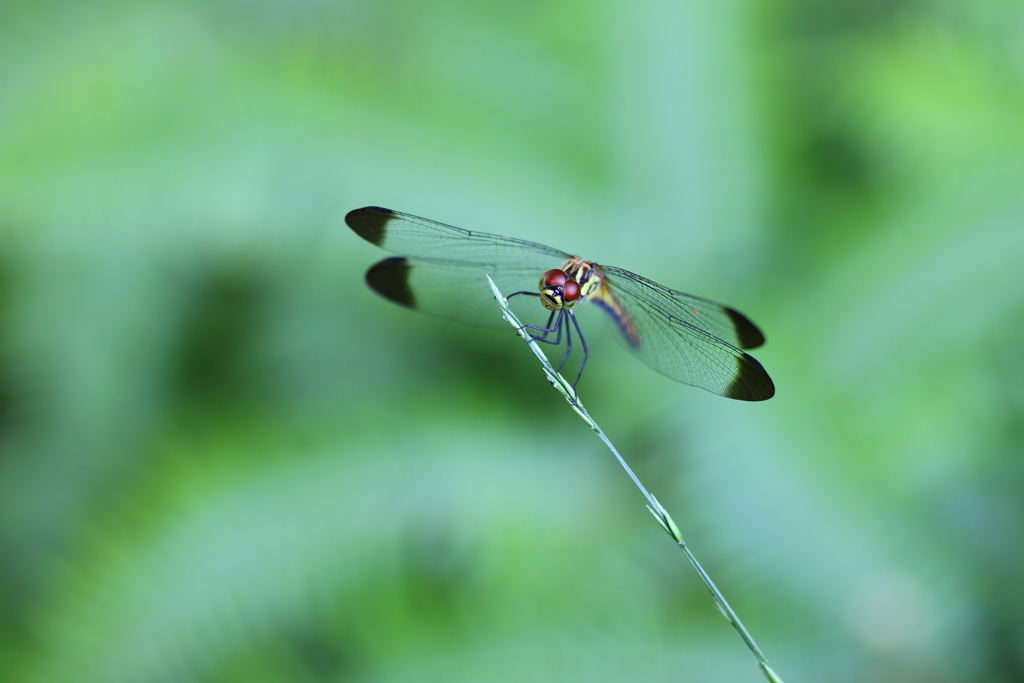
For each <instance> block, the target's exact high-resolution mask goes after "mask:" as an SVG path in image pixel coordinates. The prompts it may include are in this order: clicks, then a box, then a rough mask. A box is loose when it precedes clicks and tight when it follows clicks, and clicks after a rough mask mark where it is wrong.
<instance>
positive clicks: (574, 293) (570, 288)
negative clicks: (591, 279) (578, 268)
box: [562, 280, 580, 301]
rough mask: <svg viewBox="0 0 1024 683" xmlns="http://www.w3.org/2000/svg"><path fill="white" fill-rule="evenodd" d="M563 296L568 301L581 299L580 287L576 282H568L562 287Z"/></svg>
mask: <svg viewBox="0 0 1024 683" xmlns="http://www.w3.org/2000/svg"><path fill="white" fill-rule="evenodd" d="M562 294H563V295H564V296H565V300H566V301H576V300H577V299H579V298H580V285H579V283H578V282H576V281H575V280H566V281H565V284H563V285H562Z"/></svg>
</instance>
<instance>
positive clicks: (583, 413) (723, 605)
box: [487, 276, 782, 683]
mask: <svg viewBox="0 0 1024 683" xmlns="http://www.w3.org/2000/svg"><path fill="white" fill-rule="evenodd" d="M487 281H488V282H489V283H490V284H491V289H492V290H494V296H495V298H496V299H497V300H498V304H499V305H500V306H501V315H502V317H503V318H504V319H505V320H506V321H508V323H509V324H510V325H512V326H513V327H514V328H516V330H517V332H518V334H519V336H520V337H522V338H523V339H524V340H526V341H527V342H528V345H529V347H530V348H531V349H532V350H533V352H534V353H535V354H536V355H537V358H538V359H539V360H540V363H541V366H542V367H543V368H544V374H545V375H547V378H548V382H550V383H551V386H553V387H554V388H555V389H557V390H558V391H559V393H561V394H562V396H563V397H564V398H565V400H566V401H568V403H569V405H570V406H571V407H572V409H573V410H575V411H576V414H577V415H579V416H580V417H581V418H583V421H584V422H586V423H587V424H588V425H589V426H590V428H591V429H592V430H594V431H595V432H596V433H597V435H598V436H599V437H600V438H601V441H603V442H604V444H605V445H606V446H607V447H608V450H610V451H611V452H612V454H613V455H614V456H615V458H616V459H617V460H618V461H619V464H620V465H622V468H623V469H624V470H626V474H628V475H629V478H630V479H632V480H633V483H634V484H636V487H637V488H638V489H640V492H641V493H642V494H644V498H646V499H647V509H648V510H649V511H650V513H651V514H652V515H654V519H656V520H657V521H658V524H660V525H661V528H662V529H664V530H665V533H667V534H668V535H669V536H671V537H672V539H673V540H674V541H675V542H676V543H677V544H678V545H679V547H680V548H681V549H682V551H683V554H685V555H686V559H687V560H689V561H690V564H691V565H693V568H694V569H695V570H696V571H697V574H698V575H699V576H700V578H701V581H703V582H704V585H705V586H707V589H708V591H709V592H710V593H711V597H712V598H714V600H715V606H716V607H718V611H720V612H721V613H722V616H724V617H725V618H726V620H727V621H728V622H729V623H730V624H732V627H733V628H734V629H736V632H737V633H739V634H740V638H742V639H743V642H744V643H746V644H747V647H748V648H749V649H750V651H751V652H752V653H753V654H754V657H755V658H756V659H757V663H758V666H760V667H761V671H762V672H763V673H764V675H765V678H767V679H768V680H769V681H771V683H782V679H781V678H779V676H778V675H777V674H776V673H775V672H774V671H772V668H771V667H770V666H768V660H767V659H766V658H765V656H764V654H763V653H762V652H761V648H759V647H758V646H757V643H755V642H754V638H753V637H752V636H751V635H750V632H749V631H747V629H746V627H745V626H744V625H743V622H742V621H740V618H739V617H738V616H736V613H735V612H734V611H733V609H732V607H730V606H729V603H728V602H727V601H726V599H725V596H724V595H722V592H721V591H719V590H718V587H717V586H716V585H715V582H714V581H712V580H711V577H710V576H708V573H707V572H706V571H704V567H702V566H701V564H700V562H698V561H697V558H696V557H695V556H694V554H693V553H692V552H691V551H690V548H689V546H688V545H686V541H684V540H683V536H682V534H680V533H679V527H677V526H676V523H675V521H673V519H672V517H671V515H669V514H668V510H666V509H665V508H664V507H663V506H662V504H661V503H659V502H658V499H657V498H655V497H654V495H653V494H651V492H650V491H648V490H647V488H646V487H645V486H644V485H643V484H642V483H641V482H640V479H639V478H638V477H637V476H636V473H634V472H633V469H632V468H631V467H630V466H629V465H628V464H627V463H626V461H625V460H624V459H623V457H622V456H621V455H619V451H618V450H616V448H615V446H614V445H612V442H611V441H609V440H608V437H607V436H606V435H605V433H604V431H603V430H602V429H601V427H600V426H598V424H597V422H595V421H594V418H592V417H590V413H588V412H587V409H586V408H584V407H583V404H582V403H581V402H580V399H579V396H578V395H577V394H576V392H575V390H574V389H573V387H572V384H570V383H569V382H568V381H567V380H566V379H565V378H564V377H562V375H560V374H559V373H558V372H556V371H555V369H554V368H553V367H552V366H551V363H550V362H549V361H548V358H547V356H545V355H544V352H543V351H542V350H541V348H540V344H538V343H537V342H535V341H533V340H532V338H531V336H530V334H529V330H528V329H526V328H524V327H523V324H522V323H521V322H519V318H517V317H516V315H515V313H513V312H512V311H511V310H509V307H508V300H507V299H506V298H505V297H504V296H502V294H501V292H500V291H498V288H497V286H496V285H495V284H494V281H493V280H491V278H490V276H488V278H487Z"/></svg>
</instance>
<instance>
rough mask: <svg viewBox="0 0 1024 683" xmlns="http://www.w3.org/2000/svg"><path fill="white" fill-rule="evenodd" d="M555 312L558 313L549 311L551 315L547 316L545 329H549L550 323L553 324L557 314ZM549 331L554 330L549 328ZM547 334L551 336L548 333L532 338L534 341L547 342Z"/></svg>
mask: <svg viewBox="0 0 1024 683" xmlns="http://www.w3.org/2000/svg"><path fill="white" fill-rule="evenodd" d="M557 312H558V311H551V315H549V316H548V322H547V325H545V326H544V327H545V329H547V328H550V327H551V323H553V322H554V321H555V313H557ZM551 329H554V328H551ZM559 332H561V328H559ZM549 334H551V333H550V332H545V333H544V334H541V335H538V336H536V337H534V339H535V340H536V341H547V339H548V335H549Z"/></svg>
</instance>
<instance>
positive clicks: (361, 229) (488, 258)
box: [345, 206, 569, 290]
mask: <svg viewBox="0 0 1024 683" xmlns="http://www.w3.org/2000/svg"><path fill="white" fill-rule="evenodd" d="M345 222H346V223H348V226H349V227H350V228H352V230H354V231H355V232H356V234H358V235H359V236H360V237H362V238H363V239H365V240H366V241H367V242H371V243H373V244H376V245H377V246H378V247H381V248H383V249H386V250H388V251H390V252H391V253H393V254H397V255H399V256H408V257H411V258H419V259H427V260H430V261H434V262H441V261H447V262H454V263H461V264H465V265H476V266H479V267H480V268H482V269H484V270H485V271H486V272H488V273H490V274H491V276H492V277H493V276H494V274H495V273H497V272H499V271H502V270H505V269H523V268H541V270H538V271H537V273H536V275H535V276H534V280H537V279H539V278H540V276H541V274H542V273H543V272H544V271H545V270H547V269H549V268H558V267H559V266H561V265H562V264H563V263H564V262H565V261H566V259H568V258H569V254H567V253H565V252H564V251H559V250H558V249H553V248H551V247H546V246H544V245H543V244H537V243H536V242H529V241H527V240H521V239H516V238H515V237H502V236H501V235H492V234H490V233H486V232H475V231H472V230H463V229H462V228H456V227H454V226H451V225H445V224H444V223H438V222H436V221H431V220H427V219H426V218H419V217H418V216H411V215H409V214H407V213H401V212H399V211H392V210H391V209H382V208H381V207H379V206H367V207H365V208H362V209H356V210H354V211H350V212H349V213H348V215H347V216H345ZM484 289H485V290H486V289H487V281H486V280H484ZM531 289H536V282H534V283H533V285H532V287H531Z"/></svg>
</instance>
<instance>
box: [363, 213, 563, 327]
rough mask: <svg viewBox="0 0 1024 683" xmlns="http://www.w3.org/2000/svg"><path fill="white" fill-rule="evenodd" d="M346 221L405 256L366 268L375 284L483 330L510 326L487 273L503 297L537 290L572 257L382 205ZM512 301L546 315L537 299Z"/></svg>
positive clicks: (412, 304)
mask: <svg viewBox="0 0 1024 683" xmlns="http://www.w3.org/2000/svg"><path fill="white" fill-rule="evenodd" d="M345 222H346V223H348V225H349V227H350V228H352V230H354V231H355V232H356V234H358V235H359V236H360V237H362V238H363V239H365V240H367V241H368V242H372V243H373V244H376V245H377V246H379V247H382V248H384V249H387V250H388V251H390V252H393V253H396V254H400V256H398V257H394V258H388V259H384V260H383V261H381V262H380V263H378V264H377V265H375V266H373V267H372V268H370V270H369V271H367V273H366V282H367V283H368V284H369V285H370V287H372V288H373V289H374V290H376V291H377V292H378V293H380V294H382V295H383V296H385V297H387V298H388V299H390V300H392V301H394V302H395V303H399V304H402V305H403V306H407V307H409V308H413V309H415V310H418V311H422V312H424V313H430V314H432V315H437V316H441V317H443V318H449V319H451V320H458V321H460V322H464V323H469V324H470V325H477V326H480V327H502V326H504V325H507V323H506V322H505V321H504V320H502V318H501V315H500V313H499V309H498V306H497V304H495V303H494V296H493V294H492V293H491V288H490V287H489V286H488V285H487V279H486V278H485V277H484V275H485V274H487V275H490V276H491V278H492V279H493V280H494V282H495V284H497V285H498V288H499V289H501V291H502V292H503V293H504V294H505V295H506V296H508V295H509V294H512V293H514V292H520V291H529V292H536V291H537V281H538V280H539V279H540V276H541V274H543V273H544V272H545V271H547V270H549V269H551V268H560V267H561V266H562V265H563V264H564V263H565V262H566V260H568V259H569V258H570V256H569V254H567V253H565V252H564V251H559V250H558V249H552V248H551V247H545V246H544V245H543V244H537V243H535V242H528V241H526V240H520V239H516V238H514V237H502V236H501V235H491V234H489V233H486V232H474V231H472V230H463V229H462V228H456V227H454V226H451V225H445V224H444V223H438V222H436V221H431V220H427V219H426V218H419V217H418V216H411V215H409V214H407V213H400V212H398V211H392V210H390V209H382V208H380V207H377V206H368V207H365V208H362V209H356V210H355V211H351V212H349V214H348V215H347V216H345ZM513 301H514V302H515V303H516V305H517V307H519V308H523V306H524V305H528V306H536V307H537V309H539V310H543V306H541V305H540V303H539V301H538V300H537V299H536V298H535V297H516V299H513Z"/></svg>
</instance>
